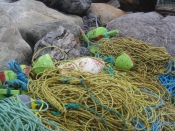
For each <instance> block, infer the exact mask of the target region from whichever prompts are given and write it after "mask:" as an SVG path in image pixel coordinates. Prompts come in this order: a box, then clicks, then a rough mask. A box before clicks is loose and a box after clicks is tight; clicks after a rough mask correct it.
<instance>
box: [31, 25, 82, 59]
mask: <svg viewBox="0 0 175 131" xmlns="http://www.w3.org/2000/svg"><path fill="white" fill-rule="evenodd" d="M50 46H56V47H57V48H50ZM44 47H47V48H46V49H44V50H42V49H43V48H44ZM38 51H39V52H38ZM35 53H37V54H35ZM83 53H84V48H83V47H81V46H80V44H77V42H76V39H75V37H74V35H73V34H71V33H70V32H69V31H67V30H66V29H65V28H64V27H62V26H59V27H58V28H56V29H55V30H53V31H51V32H49V33H47V34H46V35H45V36H44V37H43V38H42V39H41V40H39V41H38V42H37V43H36V44H35V47H34V54H35V56H36V57H35V59H36V58H38V57H39V56H42V55H44V54H51V55H52V56H53V57H54V58H55V59H56V60H57V61H59V60H66V59H68V58H70V59H74V58H77V57H80V56H83V55H84V54H83ZM67 56H68V57H67Z"/></svg>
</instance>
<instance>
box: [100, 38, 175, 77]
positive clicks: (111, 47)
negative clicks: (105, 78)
mask: <svg viewBox="0 0 175 131" xmlns="http://www.w3.org/2000/svg"><path fill="white" fill-rule="evenodd" d="M101 42H102V43H101V44H99V46H98V47H97V50H99V52H98V53H99V54H102V55H104V56H113V57H115V58H117V57H118V56H119V55H120V54H121V53H122V52H128V53H129V54H130V55H131V56H132V58H133V60H134V68H133V69H132V70H133V71H136V72H140V73H149V74H161V73H164V72H163V71H164V66H165V64H167V63H169V61H170V59H173V58H172V57H171V56H170V54H168V53H167V52H166V48H164V47H154V46H153V45H151V44H149V43H146V42H143V41H140V40H137V39H134V38H124V37H120V38H115V39H102V40H101Z"/></svg>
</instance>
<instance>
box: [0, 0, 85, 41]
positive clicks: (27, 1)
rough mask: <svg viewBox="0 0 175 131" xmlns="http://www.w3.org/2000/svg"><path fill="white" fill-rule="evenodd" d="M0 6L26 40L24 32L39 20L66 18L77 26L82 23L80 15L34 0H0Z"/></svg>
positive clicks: (39, 21)
mask: <svg viewBox="0 0 175 131" xmlns="http://www.w3.org/2000/svg"><path fill="white" fill-rule="evenodd" d="M0 7H1V8H3V10H5V11H7V12H8V14H9V15H10V17H11V19H12V20H13V22H14V23H15V24H16V26H17V27H18V29H19V31H20V33H21V35H22V37H23V38H24V40H26V41H27V39H26V32H27V31H28V30H30V28H32V27H33V26H34V25H35V24H38V23H41V22H46V21H52V20H67V21H73V22H75V23H76V24H77V25H79V26H81V25H82V24H83V21H82V19H81V17H79V16H76V15H69V16H67V15H64V14H62V13H60V12H58V11H56V10H53V9H50V8H48V7H47V6H46V5H44V4H43V3H42V2H39V1H35V0H20V1H17V2H14V3H4V2H0Z"/></svg>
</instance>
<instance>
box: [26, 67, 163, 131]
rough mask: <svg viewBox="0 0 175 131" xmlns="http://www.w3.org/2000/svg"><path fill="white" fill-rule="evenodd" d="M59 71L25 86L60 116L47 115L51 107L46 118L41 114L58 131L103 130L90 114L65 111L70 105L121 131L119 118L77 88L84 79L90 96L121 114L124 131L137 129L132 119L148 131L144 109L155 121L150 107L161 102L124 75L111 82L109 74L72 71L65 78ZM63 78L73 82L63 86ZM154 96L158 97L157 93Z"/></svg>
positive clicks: (148, 124)
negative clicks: (55, 126) (51, 121)
mask: <svg viewBox="0 0 175 131" xmlns="http://www.w3.org/2000/svg"><path fill="white" fill-rule="evenodd" d="M62 71H63V69H62V70H61V69H57V68H56V69H53V70H48V71H46V72H44V73H43V74H40V77H39V76H36V78H37V79H36V80H31V79H30V80H29V82H28V89H29V94H32V95H34V97H39V98H40V99H42V100H44V101H47V102H48V103H50V104H51V105H52V106H54V107H55V108H57V109H58V110H59V111H60V112H61V113H62V114H60V115H58V116H57V117H56V116H54V115H52V114H51V113H50V112H51V111H53V110H54V109H53V107H50V109H49V111H50V112H47V114H45V113H42V116H44V117H46V118H49V119H52V120H55V121H56V122H58V124H59V126H60V128H62V129H66V130H67V129H68V130H72V131H73V130H92V129H96V130H104V129H105V127H104V125H103V123H102V121H101V120H100V118H99V117H98V116H96V115H94V113H92V112H90V111H87V110H84V109H81V108H80V109H77V110H69V111H67V110H66V109H65V106H64V105H66V104H69V103H75V104H81V105H84V106H86V107H88V108H93V110H95V111H96V112H98V113H99V114H101V116H103V117H104V119H105V120H106V122H107V126H108V128H109V130H110V131H111V130H115V131H116V130H121V129H122V127H123V121H122V119H121V118H120V117H118V116H116V115H115V114H114V113H112V112H110V111H107V110H105V109H103V108H101V107H100V106H99V105H97V104H96V103H95V102H94V101H93V100H92V98H91V97H90V96H89V95H88V93H87V90H86V89H85V88H84V87H83V86H82V85H81V84H80V78H83V79H84V81H85V84H86V85H87V87H88V89H89V90H90V92H91V93H92V94H93V95H94V96H95V98H96V99H97V100H98V101H99V102H100V103H101V104H103V105H105V106H107V107H109V108H110V109H113V110H116V111H118V112H120V113H121V114H122V115H123V116H124V117H125V120H126V126H127V127H126V130H135V129H136V127H135V126H136V125H137V124H136V125H133V124H132V121H133V119H134V118H137V119H139V121H141V122H143V123H144V125H145V127H146V129H147V130H149V129H150V128H151V127H150V126H151V125H150V122H149V119H150V118H149V117H148V116H147V115H146V111H145V107H149V108H150V109H151V114H152V115H151V117H152V119H153V121H155V120H156V113H155V110H154V109H153V108H151V106H156V105H158V104H159V103H161V102H160V99H159V98H157V97H155V96H154V95H152V94H149V93H146V92H143V91H141V90H139V89H138V87H137V86H135V85H136V84H135V85H134V84H132V83H130V82H129V81H128V80H129V78H127V76H126V75H125V74H123V73H119V72H118V74H117V72H116V74H115V75H113V77H112V78H111V76H110V75H109V74H105V73H104V72H102V73H100V74H98V75H92V74H89V73H81V72H78V71H72V70H68V71H67V70H65V71H64V72H66V74H65V73H64V74H62V73H61V72H62ZM63 78H64V79H68V78H72V80H70V82H68V83H63V82H62V79H63ZM126 78H127V79H126ZM145 85H146V84H144V86H145ZM152 86H153V85H152ZM157 93H158V94H161V93H160V92H159V91H158V90H157ZM72 115H73V116H72Z"/></svg>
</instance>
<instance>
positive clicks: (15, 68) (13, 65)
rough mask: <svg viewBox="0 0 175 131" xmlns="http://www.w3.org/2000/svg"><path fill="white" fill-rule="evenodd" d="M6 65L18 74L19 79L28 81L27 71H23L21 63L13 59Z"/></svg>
mask: <svg viewBox="0 0 175 131" xmlns="http://www.w3.org/2000/svg"><path fill="white" fill-rule="evenodd" d="M6 65H7V67H8V68H9V69H11V70H12V71H13V72H14V73H15V74H16V75H17V79H19V80H21V81H23V82H25V83H27V82H28V78H27V77H26V75H25V73H24V72H23V71H22V69H21V67H20V65H19V63H18V62H17V61H16V60H12V61H11V62H8V63H7V64H6Z"/></svg>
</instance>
